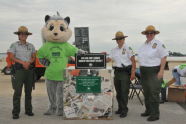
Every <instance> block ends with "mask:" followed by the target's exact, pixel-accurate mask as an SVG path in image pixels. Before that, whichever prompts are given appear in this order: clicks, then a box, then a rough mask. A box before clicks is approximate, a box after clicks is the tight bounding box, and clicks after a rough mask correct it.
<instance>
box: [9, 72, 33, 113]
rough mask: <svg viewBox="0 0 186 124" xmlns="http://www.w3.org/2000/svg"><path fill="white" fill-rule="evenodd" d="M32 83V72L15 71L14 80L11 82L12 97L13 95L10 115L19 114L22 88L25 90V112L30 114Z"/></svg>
mask: <svg viewBox="0 0 186 124" xmlns="http://www.w3.org/2000/svg"><path fill="white" fill-rule="evenodd" d="M33 82H34V71H33V70H24V69H21V70H16V71H15V74H14V79H13V80H12V84H13V89H14V95H13V110H12V114H19V113H20V101H21V94H22V87H23V84H24V89H25V112H32V103H31V99H32V96H31V93H32V86H33Z"/></svg>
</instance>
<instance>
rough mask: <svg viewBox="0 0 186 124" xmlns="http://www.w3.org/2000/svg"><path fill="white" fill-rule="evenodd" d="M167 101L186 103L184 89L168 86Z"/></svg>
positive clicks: (185, 91)
mask: <svg viewBox="0 0 186 124" xmlns="http://www.w3.org/2000/svg"><path fill="white" fill-rule="evenodd" d="M168 101H170V102H182V103H186V88H184V87H175V86H170V87H169V88H168Z"/></svg>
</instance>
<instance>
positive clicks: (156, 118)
mask: <svg viewBox="0 0 186 124" xmlns="http://www.w3.org/2000/svg"><path fill="white" fill-rule="evenodd" d="M156 120H159V117H153V116H150V117H148V118H147V121H156Z"/></svg>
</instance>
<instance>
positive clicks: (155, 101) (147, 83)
mask: <svg viewBox="0 0 186 124" xmlns="http://www.w3.org/2000/svg"><path fill="white" fill-rule="evenodd" d="M159 69H160V67H159V66H155V67H143V66H142V67H140V72H141V84H142V87H143V90H144V97H145V107H146V112H147V113H149V114H150V116H153V117H159V114H160V112H159V99H160V98H159V94H160V89H161V81H162V80H159V79H158V78H157V74H158V72H159Z"/></svg>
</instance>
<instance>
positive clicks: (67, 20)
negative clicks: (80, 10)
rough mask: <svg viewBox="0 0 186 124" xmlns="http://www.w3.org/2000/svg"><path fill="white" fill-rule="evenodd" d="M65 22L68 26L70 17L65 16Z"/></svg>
mask: <svg viewBox="0 0 186 124" xmlns="http://www.w3.org/2000/svg"><path fill="white" fill-rule="evenodd" d="M65 21H66V22H67V23H68V24H70V17H68V16H67V17H66V18H65Z"/></svg>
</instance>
